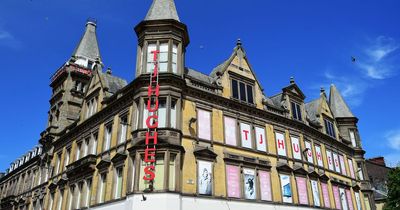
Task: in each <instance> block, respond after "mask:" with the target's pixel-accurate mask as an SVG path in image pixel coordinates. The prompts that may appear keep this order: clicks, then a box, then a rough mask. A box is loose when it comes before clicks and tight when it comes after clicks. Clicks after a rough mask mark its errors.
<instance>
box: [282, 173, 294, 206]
mask: <svg viewBox="0 0 400 210" xmlns="http://www.w3.org/2000/svg"><path fill="white" fill-rule="evenodd" d="M280 180H281V192H282V200H283V202H284V203H292V202H293V201H292V186H291V185H290V183H291V182H290V176H288V175H283V174H280Z"/></svg>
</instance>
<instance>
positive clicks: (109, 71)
mask: <svg viewBox="0 0 400 210" xmlns="http://www.w3.org/2000/svg"><path fill="white" fill-rule="evenodd" d="M106 74H109V75H111V74H112V71H111V68H110V67H108V68H107V71H106Z"/></svg>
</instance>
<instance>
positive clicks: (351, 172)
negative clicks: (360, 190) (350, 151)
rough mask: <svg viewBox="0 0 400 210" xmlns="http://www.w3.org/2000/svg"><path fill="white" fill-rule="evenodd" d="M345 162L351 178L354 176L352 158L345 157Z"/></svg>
mask: <svg viewBox="0 0 400 210" xmlns="http://www.w3.org/2000/svg"><path fill="white" fill-rule="evenodd" d="M347 162H348V163H349V169H350V176H351V178H353V179H354V178H355V174H354V167H353V160H352V159H347Z"/></svg>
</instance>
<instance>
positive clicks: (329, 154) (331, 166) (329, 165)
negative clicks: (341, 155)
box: [326, 150, 334, 171]
mask: <svg viewBox="0 0 400 210" xmlns="http://www.w3.org/2000/svg"><path fill="white" fill-rule="evenodd" d="M326 159H327V160H328V168H329V170H332V171H333V170H334V168H333V159H332V152H331V151H329V150H326Z"/></svg>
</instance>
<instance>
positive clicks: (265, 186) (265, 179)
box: [258, 171, 272, 201]
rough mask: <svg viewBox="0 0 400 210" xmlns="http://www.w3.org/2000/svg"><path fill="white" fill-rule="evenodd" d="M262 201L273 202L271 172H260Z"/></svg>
mask: <svg viewBox="0 0 400 210" xmlns="http://www.w3.org/2000/svg"><path fill="white" fill-rule="evenodd" d="M258 175H259V176H260V190H261V200H264V201H272V193H271V178H270V174H269V172H266V171H259V172H258Z"/></svg>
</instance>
